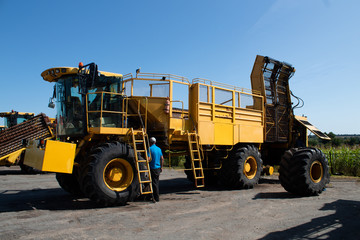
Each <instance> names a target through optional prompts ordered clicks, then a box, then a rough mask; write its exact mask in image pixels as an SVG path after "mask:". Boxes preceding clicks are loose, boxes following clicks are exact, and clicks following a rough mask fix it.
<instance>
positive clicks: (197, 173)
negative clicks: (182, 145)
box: [187, 132, 205, 188]
mask: <svg viewBox="0 0 360 240" xmlns="http://www.w3.org/2000/svg"><path fill="white" fill-rule="evenodd" d="M187 135H188V143H189V152H190V158H191V169H192V171H193V174H194V182H195V187H197V188H200V187H205V181H204V170H203V167H202V163H201V161H202V158H201V152H200V147H199V137H198V135H197V134H196V133H189V132H187Z"/></svg>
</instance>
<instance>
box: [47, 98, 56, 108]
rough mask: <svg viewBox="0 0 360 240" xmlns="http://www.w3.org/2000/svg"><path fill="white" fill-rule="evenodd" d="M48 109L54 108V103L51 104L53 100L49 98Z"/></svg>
mask: <svg viewBox="0 0 360 240" xmlns="http://www.w3.org/2000/svg"><path fill="white" fill-rule="evenodd" d="M48 107H49V108H55V103H54V102H53V99H52V98H50V102H49V105H48Z"/></svg>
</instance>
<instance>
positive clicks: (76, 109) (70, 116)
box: [56, 75, 84, 136]
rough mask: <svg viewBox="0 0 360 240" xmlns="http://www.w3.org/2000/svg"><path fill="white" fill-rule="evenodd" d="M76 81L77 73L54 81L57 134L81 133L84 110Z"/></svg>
mask: <svg viewBox="0 0 360 240" xmlns="http://www.w3.org/2000/svg"><path fill="white" fill-rule="evenodd" d="M78 83H79V81H78V78H77V75H75V76H67V77H63V78H61V79H59V80H58V81H57V82H56V97H57V102H56V109H57V123H58V124H57V134H58V135H60V136H64V135H67V136H69V135H80V134H82V133H83V122H84V121H83V118H84V117H83V116H84V115H83V112H84V111H83V107H82V98H81V95H80V94H79V84H78Z"/></svg>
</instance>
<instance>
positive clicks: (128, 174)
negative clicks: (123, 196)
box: [103, 158, 134, 191]
mask: <svg viewBox="0 0 360 240" xmlns="http://www.w3.org/2000/svg"><path fill="white" fill-rule="evenodd" d="M103 179H104V183H105V184H106V186H107V187H108V188H110V189H111V190H112V191H123V190H125V189H127V188H128V187H129V186H130V185H131V183H132V181H133V179H134V172H133V169H132V167H131V165H130V163H129V162H128V161H126V160H125V159H122V158H114V159H112V160H111V161H110V162H108V163H107V164H106V166H105V168H104V172H103Z"/></svg>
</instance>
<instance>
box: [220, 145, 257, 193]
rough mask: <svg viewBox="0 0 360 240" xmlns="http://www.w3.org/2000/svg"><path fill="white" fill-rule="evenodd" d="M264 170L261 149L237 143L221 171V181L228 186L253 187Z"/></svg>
mask: <svg viewBox="0 0 360 240" xmlns="http://www.w3.org/2000/svg"><path fill="white" fill-rule="evenodd" d="M261 171H262V160H261V154H260V152H259V150H258V149H257V148H256V147H254V146H252V145H247V146H241V145H235V146H234V148H233V150H231V152H230V153H229V156H228V158H227V159H225V160H224V161H223V164H222V167H221V171H220V183H221V184H222V185H224V186H225V187H228V188H245V189H249V188H253V187H254V186H255V185H256V184H258V182H259V179H260V175H261Z"/></svg>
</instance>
